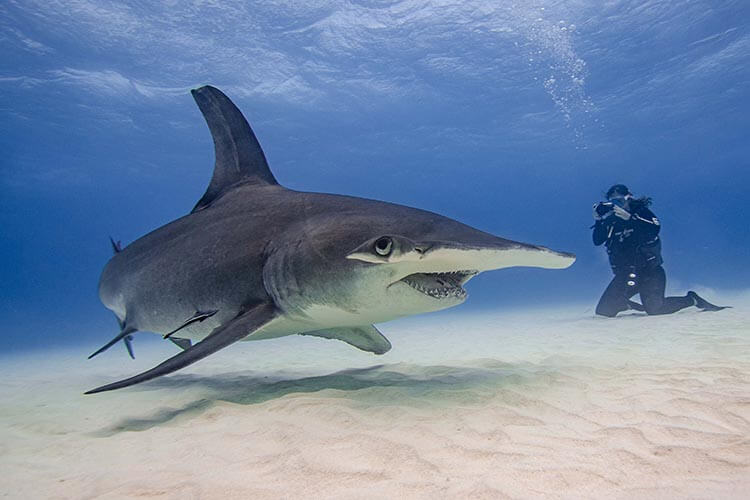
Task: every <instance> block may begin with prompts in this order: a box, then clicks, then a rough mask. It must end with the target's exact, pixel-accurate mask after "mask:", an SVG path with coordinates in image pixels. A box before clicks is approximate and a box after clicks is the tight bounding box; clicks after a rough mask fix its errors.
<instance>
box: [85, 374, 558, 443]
mask: <svg viewBox="0 0 750 500" xmlns="http://www.w3.org/2000/svg"><path fill="white" fill-rule="evenodd" d="M548 375H550V373H549V372H548V371H545V370H542V369H540V367H538V366H535V365H530V364H524V365H511V364H508V363H501V362H499V361H496V360H477V361H475V362H473V363H471V365H470V366H420V365H414V364H407V363H398V364H393V365H375V366H371V367H367V368H358V369H349V370H343V371H340V372H336V373H331V374H327V375H320V376H314V377H301V378H283V377H278V376H277V377H271V376H263V375H258V374H247V373H242V374H226V375H215V376H198V375H172V376H170V377H164V378H161V379H157V380H154V381H152V382H148V383H146V384H143V385H142V386H138V388H136V389H134V390H137V391H153V390H165V389H167V390H176V389H186V388H187V389H189V390H191V391H195V392H197V393H199V394H201V396H203V397H201V398H200V399H197V400H194V401H192V402H189V403H187V404H185V405H183V406H181V407H179V408H162V409H159V410H157V411H155V412H153V413H151V414H150V415H148V416H144V417H126V418H123V419H122V420H120V421H119V422H116V423H114V424H113V425H111V426H108V427H106V428H104V429H101V430H99V431H97V432H95V433H94V435H95V436H97V437H107V436H111V435H114V434H117V433H120V432H129V431H143V430H147V429H150V428H153V427H157V426H159V425H163V424H167V423H169V422H172V421H174V420H176V419H180V418H190V417H192V416H196V415H199V414H201V413H203V412H204V411H206V410H207V409H209V408H211V407H212V406H213V405H215V404H216V403H218V402H228V403H234V404H240V405H255V404H261V403H264V402H266V401H270V400H275V399H279V398H282V397H284V396H287V395H290V394H310V393H318V392H321V391H340V392H339V393H336V392H328V393H327V394H326V396H327V397H331V398H336V397H344V398H350V399H352V400H355V399H356V400H359V401H363V402H365V403H369V404H373V405H378V406H387V405H391V404H404V402H405V401H411V402H412V404H425V405H427V404H430V403H431V402H432V403H434V402H435V401H442V402H446V401H448V402H450V401H453V402H455V403H459V404H472V403H476V402H480V401H481V400H483V399H485V398H486V396H488V395H489V394H490V393H493V392H496V391H497V390H498V389H499V388H501V387H507V386H513V385H523V384H525V383H528V382H530V381H531V379H537V378H539V377H542V376H548ZM368 389H386V390H380V391H377V390H376V391H367V390H368ZM396 401H398V403H396Z"/></svg>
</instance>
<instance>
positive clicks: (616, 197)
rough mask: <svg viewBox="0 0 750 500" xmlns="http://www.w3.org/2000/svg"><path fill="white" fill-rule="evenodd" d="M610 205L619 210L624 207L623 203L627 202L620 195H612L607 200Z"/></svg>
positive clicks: (624, 197)
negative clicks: (615, 206)
mask: <svg viewBox="0 0 750 500" xmlns="http://www.w3.org/2000/svg"><path fill="white" fill-rule="evenodd" d="M608 201H609V202H610V203H612V204H614V205H617V206H618V207H620V208H623V207H624V206H625V202H626V201H628V197H627V196H622V195H614V196H612V197H611V198H609V200H608Z"/></svg>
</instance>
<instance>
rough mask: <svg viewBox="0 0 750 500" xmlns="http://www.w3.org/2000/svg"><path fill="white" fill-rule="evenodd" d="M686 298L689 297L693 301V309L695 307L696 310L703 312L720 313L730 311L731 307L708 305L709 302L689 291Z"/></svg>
mask: <svg viewBox="0 0 750 500" xmlns="http://www.w3.org/2000/svg"><path fill="white" fill-rule="evenodd" d="M687 296H688V297H690V298H691V299H693V305H694V306H695V307H697V308H698V309H701V310H703V311H721V310H722V309H731V307H732V306H717V305H714V304H712V303H710V302H709V301H707V300H706V299H704V298H703V297H701V296H700V295H698V294H697V293H695V292H694V291H692V290H690V291H689V292H688V293H687Z"/></svg>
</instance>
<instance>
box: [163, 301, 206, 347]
mask: <svg viewBox="0 0 750 500" xmlns="http://www.w3.org/2000/svg"><path fill="white" fill-rule="evenodd" d="M217 312H219V310H218V309H214V310H211V311H195V314H193V315H192V316H191V317H190V318H188V319H187V320H186V321H185V322H184V323H183V324H181V325H180V326H178V327H177V328H175V329H174V330H172V331H171V332H169V333H165V334H164V338H165V339H168V338H169V337H171V336H172V335H173V334H175V333H177V332H179V331H180V330H182V329H183V328H185V327H187V326H190V325H192V324H193V323H200V322H201V321H203V320H204V319H207V318H210V317H211V316H213V315H214V314H216V313H217ZM178 345H179V344H178Z"/></svg>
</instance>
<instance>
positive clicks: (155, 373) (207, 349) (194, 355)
mask: <svg viewBox="0 0 750 500" xmlns="http://www.w3.org/2000/svg"><path fill="white" fill-rule="evenodd" d="M275 317H276V309H275V308H274V306H273V305H272V304H266V303H264V304H259V305H257V306H255V307H253V308H252V309H248V310H247V311H245V312H244V313H242V314H240V315H239V316H237V317H236V318H235V319H233V320H232V321H230V322H229V323H226V324H224V325H221V326H219V327H218V328H216V329H215V330H214V331H213V332H211V333H210V334H209V336H208V337H206V338H205V339H203V340H201V341H200V342H198V343H197V344H195V345H194V346H192V347H190V348H189V349H185V350H184V351H182V352H181V353H179V354H177V355H176V356H172V357H171V358H169V359H168V360H166V361H164V362H163V363H161V364H159V365H157V366H155V367H154V368H151V369H150V370H147V371H145V372H143V373H140V374H138V375H135V376H134V377H130V378H126V379H125V380H120V381H119V382H114V383H112V384H107V385H103V386H101V387H97V388H96V389H92V390H90V391H88V392H86V394H94V393H97V392H103V391H111V390H113V389H121V388H123V387H128V386H130V385H134V384H139V383H141V382H145V381H146V380H151V379H153V378H156V377H161V376H162V375H166V374H168V373H172V372H174V371H177V370H179V369H180V368H184V367H186V366H188V365H190V364H193V363H195V362H196V361H198V360H201V359H203V358H205V357H206V356H208V355H209V354H213V353H214V352H216V351H218V350H219V349H223V348H224V347H226V346H228V345H229V344H233V343H234V342H237V341H238V340H241V339H242V338H244V337H246V336H247V335H249V334H251V333H252V332H254V331H255V330H257V329H258V328H260V327H262V326H263V325H265V324H266V323H268V322H269V321H271V320H272V319H274V318H275Z"/></svg>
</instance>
